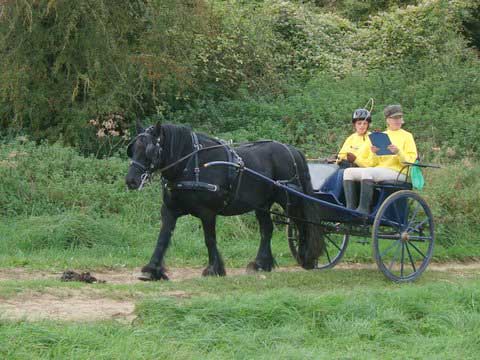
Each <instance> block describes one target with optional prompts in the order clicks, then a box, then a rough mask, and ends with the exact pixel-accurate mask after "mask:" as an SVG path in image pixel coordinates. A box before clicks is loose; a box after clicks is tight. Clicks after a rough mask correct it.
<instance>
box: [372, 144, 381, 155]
mask: <svg viewBox="0 0 480 360" xmlns="http://www.w3.org/2000/svg"><path fill="white" fill-rule="evenodd" d="M370 150H372V152H373V153H374V154H376V153H377V152H378V150H380V148H378V147H376V146H373V145H372V146H371V147H370Z"/></svg>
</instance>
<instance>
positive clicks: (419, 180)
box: [410, 160, 425, 190]
mask: <svg viewBox="0 0 480 360" xmlns="http://www.w3.org/2000/svg"><path fill="white" fill-rule="evenodd" d="M415 164H418V160H417V161H415ZM410 178H411V179H412V186H413V188H414V189H417V190H422V189H423V186H424V185H425V179H424V178H423V175H422V169H421V168H420V166H412V170H411V171H410Z"/></svg>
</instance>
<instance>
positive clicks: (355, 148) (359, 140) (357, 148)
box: [337, 132, 372, 167]
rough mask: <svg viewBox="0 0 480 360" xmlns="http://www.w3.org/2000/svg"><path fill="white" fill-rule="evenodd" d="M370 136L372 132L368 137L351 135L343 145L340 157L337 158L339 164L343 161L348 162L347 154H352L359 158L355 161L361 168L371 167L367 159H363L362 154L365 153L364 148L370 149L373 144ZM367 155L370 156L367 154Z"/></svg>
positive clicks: (339, 153)
mask: <svg viewBox="0 0 480 360" xmlns="http://www.w3.org/2000/svg"><path fill="white" fill-rule="evenodd" d="M368 134H370V132H367V134H366V135H358V134H357V133H353V134H352V135H350V136H349V137H348V138H347V139H346V140H345V142H344V143H343V146H342V148H341V149H340V151H339V152H338V157H337V164H338V163H340V162H341V161H342V160H347V152H350V153H352V154H353V155H355V156H356V157H357V159H356V160H355V163H356V164H357V165H358V166H360V167H366V166H371V165H370V163H369V162H368V163H367V162H366V159H363V158H362V157H361V156H360V154H361V153H364V152H363V148H364V146H366V147H368V149H370V146H372V145H371V143H370V138H369V137H368ZM365 155H367V156H368V154H367V153H365Z"/></svg>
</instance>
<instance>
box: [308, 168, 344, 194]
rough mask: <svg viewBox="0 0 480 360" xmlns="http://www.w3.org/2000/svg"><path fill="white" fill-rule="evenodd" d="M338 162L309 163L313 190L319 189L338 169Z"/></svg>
mask: <svg viewBox="0 0 480 360" xmlns="http://www.w3.org/2000/svg"><path fill="white" fill-rule="evenodd" d="M338 169H339V167H338V165H337V164H325V163H308V170H309V171H310V178H311V180H312V187H313V190H315V191H319V190H320V189H321V188H322V185H323V184H324V183H325V180H327V179H328V178H329V177H330V176H331V175H333V174H335V173H336V172H337V171H338Z"/></svg>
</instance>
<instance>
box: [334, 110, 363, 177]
mask: <svg viewBox="0 0 480 360" xmlns="http://www.w3.org/2000/svg"><path fill="white" fill-rule="evenodd" d="M371 122H372V115H371V114H370V111H368V110H366V109H357V110H355V111H354V112H353V114H352V124H353V128H354V130H355V132H354V133H353V134H352V135H350V136H349V137H348V138H347V139H346V140H345V142H344V143H343V146H342V148H341V149H340V151H339V152H338V156H337V161H336V162H337V164H338V165H340V167H341V168H347V167H350V166H360V167H362V166H368V165H369V164H367V163H365V162H364V161H363V159H362V158H361V157H359V156H358V155H359V153H360V150H361V149H362V147H363V146H364V145H366V144H367V145H368V146H370V145H371V144H370V140H369V138H368V134H370V132H369V131H368V128H369V127H370V123H371Z"/></svg>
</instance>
